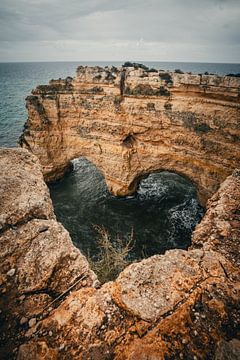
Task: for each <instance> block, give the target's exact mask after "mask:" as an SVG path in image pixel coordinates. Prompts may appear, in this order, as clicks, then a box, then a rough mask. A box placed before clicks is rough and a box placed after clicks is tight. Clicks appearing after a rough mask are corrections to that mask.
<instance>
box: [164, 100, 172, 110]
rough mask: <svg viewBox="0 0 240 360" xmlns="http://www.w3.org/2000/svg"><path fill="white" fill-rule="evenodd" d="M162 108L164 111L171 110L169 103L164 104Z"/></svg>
mask: <svg viewBox="0 0 240 360" xmlns="http://www.w3.org/2000/svg"><path fill="white" fill-rule="evenodd" d="M164 108H165V110H172V104H171V103H169V102H166V103H165V104H164Z"/></svg>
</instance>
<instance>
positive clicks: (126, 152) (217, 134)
mask: <svg viewBox="0 0 240 360" xmlns="http://www.w3.org/2000/svg"><path fill="white" fill-rule="evenodd" d="M239 94H240V79H239V78H235V77H229V76H225V77H220V76H216V75H191V74H177V73H168V72H164V71H147V70H144V69H142V68H138V69H136V68H134V67H128V68H119V69H117V68H100V67H94V68H90V67H79V68H78V70H77V75H76V77H75V78H74V79H71V78H67V79H66V80H56V81H54V80H52V81H50V83H49V85H42V86H38V87H37V88H36V89H35V90H34V91H33V93H32V95H31V96H29V97H28V98H27V108H28V120H27V122H26V125H25V131H24V134H23V135H22V137H21V140H20V143H21V146H23V147H26V148H27V149H29V150H30V151H31V152H33V153H34V154H35V155H37V157H38V158H39V159H40V162H41V164H42V166H43V173H44V176H45V179H46V180H48V181H49V180H54V179H56V178H58V177H61V176H62V175H63V173H64V172H66V171H67V169H69V161H70V160H71V159H74V158H77V157H79V156H85V157H87V158H88V159H89V160H90V161H92V162H93V163H94V164H96V166H97V167H98V168H99V169H100V170H101V171H102V173H103V175H104V176H105V179H106V182H107V185H108V187H109V190H110V191H111V192H112V193H113V194H116V195H126V194H130V193H132V192H133V191H134V190H135V189H136V186H137V184H138V180H139V178H140V177H142V176H144V175H146V174H148V173H150V172H153V171H156V170H169V171H175V172H177V173H179V174H182V175H185V176H187V177H188V178H189V179H191V180H192V181H193V182H194V183H195V184H196V185H197V188H198V193H199V198H200V200H201V202H202V204H205V202H206V200H207V199H208V198H209V197H210V196H212V195H213V193H214V192H215V191H216V190H217V188H218V187H219V185H220V184H221V183H222V182H223V180H224V179H225V178H226V177H227V176H228V175H230V174H231V172H232V171H233V170H234V169H235V168H236V167H238V166H239V161H240V142H239V136H240V128H239V118H240V98H239Z"/></svg>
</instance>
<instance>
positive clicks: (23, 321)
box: [20, 317, 30, 326]
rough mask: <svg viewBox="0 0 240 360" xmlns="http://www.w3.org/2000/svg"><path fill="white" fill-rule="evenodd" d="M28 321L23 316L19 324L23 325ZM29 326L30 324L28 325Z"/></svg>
mask: <svg viewBox="0 0 240 360" xmlns="http://www.w3.org/2000/svg"><path fill="white" fill-rule="evenodd" d="M27 322H28V319H27V318H25V317H22V318H21V319H20V325H24V324H26V323H27ZM29 326H30V325H29Z"/></svg>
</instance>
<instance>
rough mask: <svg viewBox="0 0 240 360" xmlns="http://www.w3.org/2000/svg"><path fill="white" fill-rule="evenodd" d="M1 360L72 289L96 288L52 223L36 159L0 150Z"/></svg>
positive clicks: (84, 265)
mask: <svg viewBox="0 0 240 360" xmlns="http://www.w3.org/2000/svg"><path fill="white" fill-rule="evenodd" d="M0 193H1V196H0V219H1V231H0V247H1V252H0V294H1V297H0V309H1V313H0V317H1V321H0V324H1V325H0V327H1V331H0V339H1V348H0V358H1V359H3V358H6V359H9V358H10V354H9V348H12V346H13V344H14V343H15V344H17V343H18V341H20V338H21V336H22V333H21V330H22V327H23V328H25V327H26V326H27V322H28V321H29V320H30V321H31V319H32V318H34V317H35V316H36V315H38V316H41V315H43V312H44V311H43V310H44V308H45V307H47V306H48V305H49V304H50V303H51V302H52V300H53V299H55V298H56V297H57V296H59V295H60V294H62V293H63V292H65V291H66V290H67V289H68V288H69V287H70V286H71V285H73V284H75V283H76V286H75V287H74V288H81V286H82V283H83V281H85V286H92V285H93V283H94V282H96V276H95V274H94V273H93V272H92V271H91V270H90V268H89V265H88V262H87V260H86V258H85V257H84V256H83V255H82V254H81V253H80V251H79V250H78V249H76V248H75V247H74V246H73V244H72V241H71V239H70V237H69V234H68V232H67V231H66V230H65V229H64V228H63V226H62V225H61V224H59V223H58V222H57V221H56V220H55V215H54V213H53V207H52V202H51V199H50V196H49V191H48V188H47V186H46V184H45V183H44V181H43V176H42V172H41V166H40V164H39V162H38V160H37V158H36V157H35V156H33V155H32V154H30V153H29V152H28V151H26V150H23V149H1V150H0Z"/></svg>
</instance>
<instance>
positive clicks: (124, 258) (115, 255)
mask: <svg viewBox="0 0 240 360" xmlns="http://www.w3.org/2000/svg"><path fill="white" fill-rule="evenodd" d="M94 229H95V230H96V231H97V232H98V241H97V243H98V247H99V253H98V255H97V256H96V258H90V257H89V256H88V261H89V263H90V266H91V268H92V270H93V271H94V272H95V273H96V274H97V275H98V278H99V280H100V281H101V282H102V283H104V282H107V281H111V280H114V279H115V278H116V277H117V276H118V275H119V273H120V272H121V271H122V270H123V269H124V268H125V267H126V266H127V265H129V264H130V260H129V253H130V251H131V250H132V248H133V246H134V242H133V231H132V232H131V234H130V236H129V239H128V241H124V240H122V239H120V238H119V237H117V239H116V240H114V241H113V240H112V239H111V236H110V235H109V233H108V231H107V230H106V229H105V228H104V227H100V226H94Z"/></svg>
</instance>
